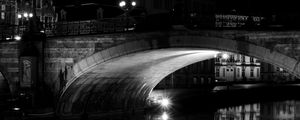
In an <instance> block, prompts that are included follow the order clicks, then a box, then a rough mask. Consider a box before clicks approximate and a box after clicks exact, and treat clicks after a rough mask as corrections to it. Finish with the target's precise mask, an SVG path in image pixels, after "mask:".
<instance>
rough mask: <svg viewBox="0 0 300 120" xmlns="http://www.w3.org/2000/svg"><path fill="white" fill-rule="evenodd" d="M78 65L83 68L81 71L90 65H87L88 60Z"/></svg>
mask: <svg viewBox="0 0 300 120" xmlns="http://www.w3.org/2000/svg"><path fill="white" fill-rule="evenodd" d="M78 64H79V67H80V68H81V70H85V69H87V68H88V63H87V60H86V59H83V60H81V61H79V62H78Z"/></svg>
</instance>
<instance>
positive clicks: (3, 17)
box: [1, 12, 5, 20]
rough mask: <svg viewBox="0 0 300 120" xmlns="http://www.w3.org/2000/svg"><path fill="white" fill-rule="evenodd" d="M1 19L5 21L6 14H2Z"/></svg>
mask: <svg viewBox="0 0 300 120" xmlns="http://www.w3.org/2000/svg"><path fill="white" fill-rule="evenodd" d="M1 19H2V20H4V19H5V13H4V12H1Z"/></svg>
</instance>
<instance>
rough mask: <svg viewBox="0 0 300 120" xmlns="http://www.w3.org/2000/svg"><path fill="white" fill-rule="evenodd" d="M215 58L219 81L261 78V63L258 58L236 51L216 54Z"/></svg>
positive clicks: (216, 73)
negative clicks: (236, 52) (235, 52)
mask: <svg viewBox="0 0 300 120" xmlns="http://www.w3.org/2000/svg"><path fill="white" fill-rule="evenodd" d="M224 55H226V56H224ZM215 59H216V60H215V75H216V76H215V77H216V80H217V81H257V80H260V76H261V73H260V65H261V63H260V61H259V60H258V59H256V58H253V57H249V56H245V55H240V54H234V53H222V54H219V55H218V56H216V58H215Z"/></svg>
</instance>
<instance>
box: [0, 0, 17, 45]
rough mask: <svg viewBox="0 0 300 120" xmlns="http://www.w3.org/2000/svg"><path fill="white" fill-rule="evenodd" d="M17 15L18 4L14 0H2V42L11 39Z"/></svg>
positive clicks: (0, 32)
mask: <svg viewBox="0 0 300 120" xmlns="http://www.w3.org/2000/svg"><path fill="white" fill-rule="evenodd" d="M15 13H16V2H15V1H14V0H0V40H5V39H6V38H10V37H11V34H13V33H14V29H13V28H14V27H15V26H14V25H15V20H16V15H15Z"/></svg>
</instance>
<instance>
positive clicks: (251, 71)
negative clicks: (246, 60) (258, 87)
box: [250, 68, 254, 77]
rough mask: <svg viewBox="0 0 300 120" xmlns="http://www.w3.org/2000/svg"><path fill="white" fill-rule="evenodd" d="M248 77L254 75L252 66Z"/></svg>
mask: <svg viewBox="0 0 300 120" xmlns="http://www.w3.org/2000/svg"><path fill="white" fill-rule="evenodd" d="M250 77H254V68H251V69H250Z"/></svg>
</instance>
